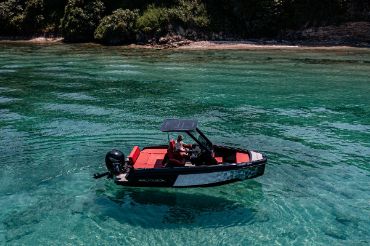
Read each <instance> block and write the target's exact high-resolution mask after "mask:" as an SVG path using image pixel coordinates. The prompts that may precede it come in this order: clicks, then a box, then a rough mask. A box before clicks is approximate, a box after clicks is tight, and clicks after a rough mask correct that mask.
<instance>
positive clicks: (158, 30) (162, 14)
mask: <svg viewBox="0 0 370 246" xmlns="http://www.w3.org/2000/svg"><path fill="white" fill-rule="evenodd" d="M169 22H170V16H169V10H168V9H167V8H159V7H156V6H154V5H149V7H148V8H147V9H146V10H145V11H144V13H143V14H142V15H141V16H140V17H139V18H138V19H137V23H136V24H137V28H138V29H139V30H141V31H142V32H144V33H145V34H146V35H154V36H157V35H161V34H164V33H165V32H167V31H168V29H169Z"/></svg>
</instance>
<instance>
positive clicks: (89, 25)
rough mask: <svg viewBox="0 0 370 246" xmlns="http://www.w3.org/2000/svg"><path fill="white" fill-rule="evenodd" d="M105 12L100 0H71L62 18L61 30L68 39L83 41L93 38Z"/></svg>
mask: <svg viewBox="0 0 370 246" xmlns="http://www.w3.org/2000/svg"><path fill="white" fill-rule="evenodd" d="M103 12H104V4H103V2H101V1H99V0H95V1H89V3H87V4H85V3H84V1H83V0H69V1H68V4H67V5H66V7H65V13H64V16H63V18H62V20H61V30H62V34H63V36H64V39H65V40H66V41H74V42H82V41H89V40H92V39H93V37H94V31H95V29H96V27H97V26H98V24H99V21H100V19H101V18H102V15H103Z"/></svg>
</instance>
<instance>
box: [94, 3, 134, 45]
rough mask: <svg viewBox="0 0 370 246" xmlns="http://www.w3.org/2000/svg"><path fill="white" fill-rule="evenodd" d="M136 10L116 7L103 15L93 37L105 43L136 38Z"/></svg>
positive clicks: (123, 41) (127, 41)
mask: <svg viewBox="0 0 370 246" xmlns="http://www.w3.org/2000/svg"><path fill="white" fill-rule="evenodd" d="M137 17H138V11H137V10H134V11H131V10H129V9H125V10H123V9H117V10H116V11H114V12H113V13H112V14H111V15H108V16H105V17H104V18H103V19H102V20H101V22H100V24H99V26H98V27H97V28H96V30H95V35H94V37H95V39H97V40H98V41H100V42H102V43H105V44H122V43H130V42H133V41H135V40H136V30H135V23H136V19H137Z"/></svg>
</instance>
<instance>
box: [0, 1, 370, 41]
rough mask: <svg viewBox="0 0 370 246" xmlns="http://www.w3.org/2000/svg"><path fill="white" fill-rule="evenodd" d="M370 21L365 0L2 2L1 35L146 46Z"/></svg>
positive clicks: (262, 35) (278, 34)
mask: <svg viewBox="0 0 370 246" xmlns="http://www.w3.org/2000/svg"><path fill="white" fill-rule="evenodd" d="M348 21H370V2H369V1H362V0H136V1H130V0H0V26H1V29H0V35H1V36H17V35H18V36H31V35H42V34H45V35H61V36H63V37H64V38H65V40H66V41H70V42H84V41H94V40H96V41H98V42H102V43H106V44H119V43H129V42H137V41H141V42H146V41H148V40H158V39H159V38H160V37H161V36H164V35H167V34H177V35H181V36H184V37H186V38H190V39H197V38H208V39H209V38H279V37H283V36H284V33H286V32H287V31H290V30H301V29H304V28H309V27H318V26H325V25H336V24H340V23H343V22H348Z"/></svg>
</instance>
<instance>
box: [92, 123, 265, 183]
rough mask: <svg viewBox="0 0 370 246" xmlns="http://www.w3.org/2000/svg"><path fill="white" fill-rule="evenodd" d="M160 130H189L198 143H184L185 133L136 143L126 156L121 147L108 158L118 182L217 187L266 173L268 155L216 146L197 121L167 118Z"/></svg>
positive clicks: (106, 159)
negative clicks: (140, 144)
mask: <svg viewBox="0 0 370 246" xmlns="http://www.w3.org/2000/svg"><path fill="white" fill-rule="evenodd" d="M160 130H161V131H162V132H166V133H168V134H169V133H180V134H182V133H185V134H187V135H188V136H189V137H190V138H191V139H192V140H194V144H191V145H190V144H188V145H186V144H183V143H182V135H179V137H178V139H177V140H176V141H175V140H174V139H170V138H169V139H170V140H169V142H168V144H166V145H157V146H147V147H144V148H143V149H140V148H139V147H138V146H134V147H133V149H132V151H131V153H130V154H129V155H128V157H127V158H125V156H124V154H123V153H122V152H121V151H119V150H112V151H110V152H108V153H107V155H106V157H105V164H106V167H107V169H108V172H106V173H103V174H95V175H94V177H95V178H100V177H104V176H108V178H111V179H113V180H114V182H115V183H116V184H118V185H124V186H147V187H157V186H161V187H194V186H214V185H221V184H225V183H230V182H235V181H240V180H245V179H252V178H256V177H258V176H261V175H263V173H264V171H265V165H266V162H267V158H266V157H265V156H264V155H263V154H261V153H258V152H256V151H251V150H244V149H239V148H233V147H227V146H220V145H214V144H212V142H211V141H210V140H209V139H208V138H207V137H206V136H205V135H204V133H203V132H202V131H200V129H199V128H198V122H197V121H196V120H179V119H167V120H165V121H164V122H163V124H162V126H161V128H160Z"/></svg>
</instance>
